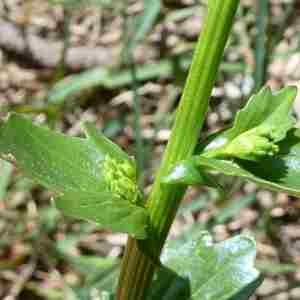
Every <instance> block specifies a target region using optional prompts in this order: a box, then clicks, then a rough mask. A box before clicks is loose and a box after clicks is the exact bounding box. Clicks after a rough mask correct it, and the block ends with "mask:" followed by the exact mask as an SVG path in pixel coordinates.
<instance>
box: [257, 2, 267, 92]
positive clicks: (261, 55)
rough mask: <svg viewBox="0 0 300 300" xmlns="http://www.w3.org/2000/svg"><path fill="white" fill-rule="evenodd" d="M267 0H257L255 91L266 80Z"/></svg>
mask: <svg viewBox="0 0 300 300" xmlns="http://www.w3.org/2000/svg"><path fill="white" fill-rule="evenodd" d="M268 15H269V1H268V0H258V1H257V17H256V30H257V33H256V40H255V70H254V81H255V88H254V90H255V91H258V90H259V89H260V88H261V87H262V86H263V84H264V82H265V80H266V71H267V42H266V41H267V29H268Z"/></svg>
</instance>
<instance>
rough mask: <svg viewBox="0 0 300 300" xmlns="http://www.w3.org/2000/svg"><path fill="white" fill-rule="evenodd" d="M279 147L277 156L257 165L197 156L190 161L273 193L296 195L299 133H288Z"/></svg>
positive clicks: (299, 189) (298, 191)
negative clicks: (270, 190)
mask: <svg viewBox="0 0 300 300" xmlns="http://www.w3.org/2000/svg"><path fill="white" fill-rule="evenodd" d="M279 148H280V152H279V153H278V154H276V155H274V156H272V157H266V158H263V159H262V160H260V161H259V162H250V161H245V160H221V159H214V158H206V157H201V156H198V157H195V158H194V163H195V165H197V166H198V167H200V168H205V169H206V170H208V169H209V170H211V171H217V172H218V173H221V174H225V175H229V176H237V177H242V178H245V179H247V180H250V181H253V182H256V183H257V184H259V185H260V186H263V187H267V188H270V189H272V190H275V191H282V192H287V193H289V194H291V195H295V196H300V130H298V129H293V130H291V131H289V133H288V135H287V138H286V139H285V140H284V141H282V142H281V143H280V144H279Z"/></svg>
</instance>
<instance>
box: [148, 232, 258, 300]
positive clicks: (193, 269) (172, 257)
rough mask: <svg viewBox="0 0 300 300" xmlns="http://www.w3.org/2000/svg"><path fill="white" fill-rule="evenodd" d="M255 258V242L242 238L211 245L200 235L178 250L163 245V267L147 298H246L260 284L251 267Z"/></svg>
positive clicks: (207, 238) (231, 299) (224, 299)
mask: <svg viewBox="0 0 300 300" xmlns="http://www.w3.org/2000/svg"><path fill="white" fill-rule="evenodd" d="M175 245H176V244H175ZM255 256H256V251H255V242H254V241H253V239H252V238H250V237H246V236H236V237H234V238H231V239H229V240H226V241H224V242H221V243H218V244H213V243H212V240H211V237H210V236H209V235H208V234H207V233H203V235H202V238H201V239H200V241H189V242H187V243H185V244H183V245H182V246H181V247H178V245H176V246H175V247H173V246H172V245H167V246H166V249H165V251H164V253H163V255H162V263H163V264H164V267H162V268H161V269H160V271H159V272H158V274H157V277H156V279H155V281H154V283H153V286H152V289H151V291H150V295H149V298H147V299H148V300H151V299H163V300H168V299H170V300H171V299H181V300H188V299H189V300H192V299H194V300H198V299H206V300H215V299H218V300H226V299H230V300H235V299H236V300H243V299H248V298H249V297H250V296H251V295H252V293H253V292H254V290H255V289H256V288H257V286H258V285H259V284H260V282H261V278H260V276H259V272H258V271H257V270H256V269H255V268H254V260H255Z"/></svg>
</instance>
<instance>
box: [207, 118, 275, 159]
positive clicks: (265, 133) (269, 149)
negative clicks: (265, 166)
mask: <svg viewBox="0 0 300 300" xmlns="http://www.w3.org/2000/svg"><path fill="white" fill-rule="evenodd" d="M275 138H276V135H275V136H274V135H273V130H272V128H270V127H269V126H267V125H266V124H264V125H262V126H258V127H255V128H253V129H250V130H248V131H246V132H244V133H242V134H241V135H239V136H237V137H236V138H234V139H233V140H231V141H229V142H228V143H226V144H225V145H223V146H221V147H219V148H215V149H212V150H209V151H207V152H205V153H204V156H206V157H218V158H228V157H235V158H240V159H245V160H251V161H257V160H259V159H261V158H262V157H265V156H272V155H274V154H276V153H277V152H278V151H279V147H278V146H277V145H276V144H275V142H274V139H275Z"/></svg>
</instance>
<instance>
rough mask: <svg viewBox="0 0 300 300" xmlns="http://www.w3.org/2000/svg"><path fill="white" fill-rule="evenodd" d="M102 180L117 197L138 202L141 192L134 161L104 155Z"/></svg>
mask: <svg viewBox="0 0 300 300" xmlns="http://www.w3.org/2000/svg"><path fill="white" fill-rule="evenodd" d="M102 168H103V176H104V180H105V182H106V184H107V186H108V189H109V190H110V191H111V192H112V193H114V194H115V195H117V196H118V197H119V198H121V199H124V200H126V201H130V202H132V203H138V202H139V201H140V200H141V199H142V194H141V192H140V191H139V189H138V186H137V174H136V167H135V165H134V162H131V161H129V160H128V161H126V160H122V161H121V160H117V159H115V158H112V157H111V156H110V155H106V156H105V158H104V161H103V162H102Z"/></svg>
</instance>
